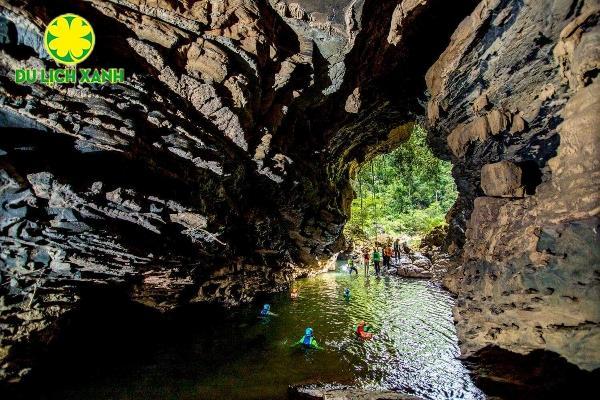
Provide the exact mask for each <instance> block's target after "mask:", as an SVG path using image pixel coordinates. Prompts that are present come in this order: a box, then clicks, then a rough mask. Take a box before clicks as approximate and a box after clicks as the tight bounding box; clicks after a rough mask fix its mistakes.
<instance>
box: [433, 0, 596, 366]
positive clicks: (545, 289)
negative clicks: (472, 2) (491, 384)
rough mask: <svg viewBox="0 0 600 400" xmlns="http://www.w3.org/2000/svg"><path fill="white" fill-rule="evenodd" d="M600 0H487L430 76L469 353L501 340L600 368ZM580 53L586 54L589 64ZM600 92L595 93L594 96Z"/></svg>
mask: <svg viewBox="0 0 600 400" xmlns="http://www.w3.org/2000/svg"><path fill="white" fill-rule="evenodd" d="M599 12H600V4H599V3H598V2H597V1H552V2H535V1H533V2H519V1H508V0H495V1H482V2H481V3H480V4H479V5H478V6H477V7H476V9H475V11H474V12H473V13H472V14H471V15H470V16H469V17H468V18H466V19H465V20H464V21H463V22H462V23H461V24H460V26H459V27H458V28H457V30H456V31H455V32H454V34H453V36H452V41H451V43H450V45H449V46H448V48H447V49H446V50H445V51H444V53H443V54H442V55H441V56H440V58H439V59H438V60H437V61H436V63H435V64H434V65H433V66H432V68H431V69H430V70H429V71H428V73H427V85H428V89H429V91H430V94H431V97H430V99H429V102H428V106H427V107H428V121H429V126H430V135H431V141H432V143H433V145H434V148H435V149H438V153H439V154H440V155H441V156H443V157H444V156H445V157H447V158H448V159H451V160H452V161H453V163H454V170H453V173H454V177H455V178H456V181H457V186H458V189H459V192H460V194H459V199H458V201H457V203H456V205H455V206H454V208H453V209H452V210H451V212H450V214H449V216H448V221H449V224H450V236H449V240H450V241H451V243H450V244H449V246H448V250H449V252H450V253H451V254H454V255H455V256H456V257H457V259H458V261H459V265H460V266H457V267H453V268H451V269H450V272H449V276H448V277H447V278H446V279H445V284H446V286H447V287H449V288H450V289H452V291H453V292H455V293H456V294H457V296H458V299H457V306H456V308H455V315H454V316H455V319H456V321H457V330H458V335H459V339H460V341H461V349H462V350H463V353H464V354H467V355H468V354H472V353H473V352H476V351H478V350H479V349H482V348H484V347H486V346H487V345H497V346H500V347H502V348H503V349H507V350H510V351H513V352H518V353H523V354H525V353H528V352H530V351H532V350H534V349H545V350H549V351H553V352H556V353H558V354H560V355H561V356H563V357H565V358H566V359H567V360H568V361H569V362H571V363H575V364H576V365H578V366H579V367H581V368H584V369H586V370H594V369H596V368H598V367H599V366H600V353H598V349H599V348H600V330H599V324H600V303H599V302H598V299H599V298H600V286H599V280H598V276H599V275H600V258H599V256H600V254H599V253H598V248H599V247H598V243H600V239H599V237H598V226H599V222H600V221H599V219H598V212H599V210H600V209H599V208H598V206H599V204H600V203H599V197H598V193H600V191H599V189H600V186H599V182H600V181H599V180H598V179H597V178H598V176H599V174H600V164H599V163H598V159H600V153H599V147H598V146H599V143H600V131H599V129H598V116H599V115H600V108H599V106H600V103H599V96H598V82H597V80H596V76H597V71H598V70H597V62H598V53H597V52H595V51H591V50H590V49H589V48H588V47H587V43H591V42H592V41H595V40H596V38H597V37H598V33H599V28H598V16H599V15H600V14H599ZM584 60H585V61H584ZM592 93H595V94H592Z"/></svg>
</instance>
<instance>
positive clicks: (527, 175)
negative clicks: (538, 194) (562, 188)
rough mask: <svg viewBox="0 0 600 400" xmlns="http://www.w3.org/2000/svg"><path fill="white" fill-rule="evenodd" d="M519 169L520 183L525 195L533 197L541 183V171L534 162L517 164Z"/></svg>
mask: <svg viewBox="0 0 600 400" xmlns="http://www.w3.org/2000/svg"><path fill="white" fill-rule="evenodd" d="M517 165H518V166H519V168H521V172H522V174H523V175H522V176H521V182H522V183H523V186H525V193H527V194H529V195H534V194H535V191H536V189H537V187H538V185H539V184H540V183H542V175H543V174H542V171H541V170H540V167H539V166H538V164H537V163H536V162H535V161H524V162H520V163H517Z"/></svg>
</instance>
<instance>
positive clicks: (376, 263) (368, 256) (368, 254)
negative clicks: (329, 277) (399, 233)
mask: <svg viewBox="0 0 600 400" xmlns="http://www.w3.org/2000/svg"><path fill="white" fill-rule="evenodd" d="M405 247H406V244H405V243H404V242H400V239H396V240H395V241H394V243H393V245H392V244H391V243H389V242H388V243H387V244H386V245H385V246H382V247H378V246H377V245H375V246H374V248H373V251H371V249H370V248H369V247H363V248H362V249H361V250H360V251H358V252H356V253H353V254H352V255H351V256H350V257H349V258H348V272H349V273H350V275H352V272H356V275H358V268H357V264H358V263H359V262H360V261H362V265H363V267H364V269H365V275H369V267H370V265H371V262H372V263H373V267H374V269H375V275H379V274H381V267H382V262H383V268H390V267H391V262H392V257H393V258H395V259H396V260H398V259H399V258H400V254H401V253H402V252H403V251H405Z"/></svg>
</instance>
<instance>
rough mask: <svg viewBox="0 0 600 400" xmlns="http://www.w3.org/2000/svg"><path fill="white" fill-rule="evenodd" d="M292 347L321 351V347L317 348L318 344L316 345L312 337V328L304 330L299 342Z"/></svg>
mask: <svg viewBox="0 0 600 400" xmlns="http://www.w3.org/2000/svg"><path fill="white" fill-rule="evenodd" d="M293 346H301V347H302V348H304V349H318V350H322V347H321V346H319V343H317V340H316V339H315V337H314V335H313V329H312V328H306V330H305V331H304V336H302V338H301V339H300V340H298V341H297V342H296V343H294V344H293Z"/></svg>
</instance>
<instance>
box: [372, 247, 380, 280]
mask: <svg viewBox="0 0 600 400" xmlns="http://www.w3.org/2000/svg"><path fill="white" fill-rule="evenodd" d="M373 266H374V267H375V274H376V275H379V270H380V268H381V253H380V252H379V249H377V247H375V249H374V250H373Z"/></svg>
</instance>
